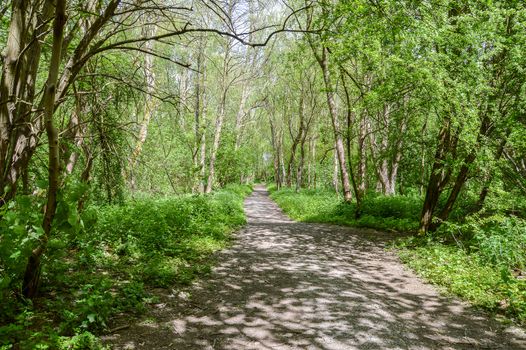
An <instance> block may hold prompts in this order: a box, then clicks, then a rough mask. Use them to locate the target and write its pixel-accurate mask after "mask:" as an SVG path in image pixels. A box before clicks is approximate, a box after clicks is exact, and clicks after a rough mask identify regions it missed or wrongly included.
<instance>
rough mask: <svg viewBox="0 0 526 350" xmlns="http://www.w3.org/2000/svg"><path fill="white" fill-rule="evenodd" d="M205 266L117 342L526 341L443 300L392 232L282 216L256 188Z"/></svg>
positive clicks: (337, 345) (221, 345)
mask: <svg viewBox="0 0 526 350" xmlns="http://www.w3.org/2000/svg"><path fill="white" fill-rule="evenodd" d="M245 210H246V214H247V217H248V224H247V226H246V227H245V228H244V229H242V230H241V231H239V232H238V233H237V235H236V238H235V241H234V244H233V245H232V247H230V248H229V249H227V250H224V251H222V252H221V253H219V254H218V256H217V259H218V262H217V264H216V267H215V268H214V270H213V272H212V273H211V274H210V275H209V276H207V277H205V278H203V279H201V280H200V281H198V282H196V283H194V284H193V285H192V286H190V287H188V288H186V289H184V290H181V289H180V288H177V289H173V290H171V291H170V290H169V291H165V292H164V293H163V294H162V295H161V302H160V303H159V304H156V305H155V306H154V307H153V308H151V310H150V311H149V312H148V316H147V318H146V319H145V320H143V321H138V322H137V323H134V324H131V325H130V327H128V328H126V329H121V330H119V331H116V332H114V333H113V334H111V335H109V336H106V337H104V338H103V339H104V341H105V343H107V344H108V345H110V346H111V347H112V348H114V349H327V350H328V349H360V350H361V349H411V350H413V349H414V350H416V349H466V350H467V349H526V333H525V332H524V330H522V329H519V328H517V327H512V326H505V325H503V324H502V323H500V322H498V321H496V320H494V319H492V318H491V317H490V316H489V315H487V314H485V313H483V312H481V311H478V310H475V309H473V308H471V307H469V306H468V305H467V304H465V303H463V302H461V301H459V300H457V299H455V298H449V297H445V296H442V295H441V294H440V293H439V292H438V291H437V290H436V289H435V288H434V287H432V286H430V285H428V284H426V283H424V282H423V281H422V280H421V279H419V278H418V277H416V276H415V274H414V273H412V272H411V271H410V270H409V269H407V268H406V267H404V266H403V265H402V263H401V262H400V261H399V259H398V258H397V256H396V254H395V253H394V252H393V251H390V250H386V249H385V248H386V245H388V243H389V241H390V240H392V235H391V234H386V233H381V232H376V231H373V230H364V229H353V228H348V227H340V226H335V225H325V224H311V223H298V222H294V221H291V220H290V219H288V218H287V217H286V216H285V215H284V214H283V213H282V212H281V210H280V209H279V208H278V206H277V205H276V204H275V203H274V202H273V201H272V200H271V199H270V198H269V197H268V193H267V192H266V190H265V189H264V188H263V187H257V188H256V189H255V191H254V193H253V194H252V195H251V196H250V197H249V198H247V200H246V201H245Z"/></svg>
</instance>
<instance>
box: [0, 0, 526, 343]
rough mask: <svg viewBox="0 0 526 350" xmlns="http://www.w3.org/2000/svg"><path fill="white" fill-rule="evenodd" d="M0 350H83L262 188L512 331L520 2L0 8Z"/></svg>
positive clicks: (518, 300) (520, 259)
mask: <svg viewBox="0 0 526 350" xmlns="http://www.w3.org/2000/svg"><path fill="white" fill-rule="evenodd" d="M0 48H1V52H2V57H1V59H0V62H1V63H0V64H1V67H2V71H1V81H0V349H11V348H21V349H37V348H38V349H55V348H58V349H102V348H103V346H102V345H101V344H100V342H99V339H98V337H99V336H100V335H101V334H104V332H107V331H108V330H111V325H112V323H111V321H112V318H113V317H114V316H115V315H116V314H127V315H129V317H137V316H138V315H140V313H141V312H142V311H143V310H144V309H146V308H147V307H149V305H150V304H151V303H153V302H155V296H154V295H152V294H151V293H150V291H151V289H152V288H164V287H168V286H173V285H187V284H189V283H191V282H192V281H193V280H194V279H195V278H196V277H198V276H201V275H205V274H207V273H208V272H209V271H210V269H211V266H212V260H211V259H210V257H211V255H212V253H213V252H215V251H217V250H220V249H222V248H224V247H226V246H227V245H228V244H229V241H230V239H231V233H233V232H235V231H236V230H237V229H238V228H240V227H241V226H242V225H243V224H244V223H245V216H244V213H243V199H244V198H245V197H246V196H247V195H249V194H250V193H251V185H253V184H256V183H265V184H267V185H268V187H269V190H270V192H271V196H272V198H273V199H274V200H275V201H276V202H277V203H278V204H279V205H280V206H281V207H282V208H283V210H284V211H285V212H286V213H287V214H288V215H289V216H290V217H292V218H294V219H296V220H301V221H310V222H328V223H336V224H340V225H349V226H355V227H368V228H374V229H378V230H381V231H384V232H385V234H386V235H398V236H400V237H402V238H401V239H399V240H397V243H396V246H395V247H394V249H395V250H396V251H397V252H398V254H399V255H400V257H401V259H402V261H404V262H406V263H407V264H408V266H410V267H411V268H413V269H414V270H415V271H417V273H418V274H420V275H421V276H423V277H424V278H425V279H426V280H428V281H430V282H433V283H436V284H438V285H441V286H443V287H444V288H445V290H447V291H448V292H449V293H452V294H455V295H458V296H460V297H462V298H463V299H465V300H468V301H469V302H471V303H472V304H473V305H475V306H477V307H481V308H483V309H485V310H487V311H489V312H491V313H493V314H497V315H500V317H503V318H505V319H507V320H508V322H513V323H515V324H518V325H520V324H522V325H524V323H525V322H526V199H525V195H526V98H525V97H526V54H525V52H526V3H524V1H522V0H396V1H395V0H305V1H303V0H265V1H262V0H165V1H156V0H126V1H124V0H87V1H78V0H2V1H0Z"/></svg>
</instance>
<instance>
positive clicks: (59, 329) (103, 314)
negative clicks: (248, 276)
mask: <svg viewBox="0 0 526 350" xmlns="http://www.w3.org/2000/svg"><path fill="white" fill-rule="evenodd" d="M250 192H251V188H250V187H249V186H241V185H228V186H226V187H225V188H224V189H222V190H219V191H216V192H214V193H212V194H209V195H184V196H178V197H171V198H162V199H153V198H149V199H146V198H145V199H140V200H131V201H128V202H126V203H124V204H122V205H107V206H99V207H97V206H91V207H89V208H87V209H86V210H85V211H84V212H83V213H82V215H81V216H80V217H79V220H80V221H81V222H82V224H83V226H82V229H80V230H74V231H64V232H61V231H59V229H57V232H55V235H58V234H62V237H67V239H66V240H64V241H60V240H56V239H53V240H52V241H51V242H50V244H49V247H48V249H49V253H48V255H47V256H46V259H47V260H48V263H47V264H46V265H44V269H43V271H42V275H43V282H42V286H41V296H40V297H39V298H37V299H36V300H35V301H34V302H35V304H36V305H39V307H33V306H32V305H31V304H29V305H25V304H23V303H20V302H17V300H16V293H14V292H13V290H12V288H13V287H12V284H10V283H7V282H4V284H3V285H2V288H1V290H0V292H1V293H2V301H3V302H2V303H1V307H2V317H1V320H0V321H1V323H0V325H1V326H0V339H2V340H1V341H2V343H0V346H8V344H18V345H19V346H20V347H21V348H22V349H30V348H31V349H32V348H42V349H48V348H49V349H52V348H57V349H102V346H101V345H100V344H99V343H98V341H97V338H96V336H94V335H93V334H97V333H100V332H101V331H103V330H105V329H107V328H108V326H109V324H110V323H111V320H112V317H113V316H114V315H115V314H116V313H120V312H126V313H128V314H130V313H131V314H133V313H135V314H140V313H142V312H143V311H144V310H145V308H146V305H147V304H148V303H151V302H153V301H155V297H154V296H153V295H152V294H151V292H150V291H149V289H150V288H151V287H168V286H172V285H174V284H188V283H190V282H191V281H192V280H193V279H195V278H196V277H198V276H200V275H203V274H206V273H208V272H209V271H210V267H211V263H212V260H211V259H210V256H211V254H212V253H213V252H215V251H217V250H219V249H221V248H223V247H225V245H226V244H227V243H228V240H229V233H231V232H232V231H233V230H234V229H236V228H238V227H240V226H241V225H243V224H244V223H245V216H244V213H243V206H242V205H243V198H244V197H245V196H246V195H248V194H249V193H250ZM24 198H25V197H24ZM24 200H25V199H22V200H21V201H16V202H13V203H18V205H20V203H26V202H24ZM23 210H24V209H23V208H21V209H19V211H18V212H16V213H19V214H23V215H27V217H28V219H27V220H30V219H31V218H32V216H31V215H30V214H29V213H30V211H27V213H26V214H24V213H25V212H24V211H23ZM37 216H39V215H37ZM17 217H18V218H19V219H20V218H22V217H24V216H22V215H18V216H17ZM37 219H38V218H37ZM8 220H11V219H9V217H8V218H5V217H4V218H3V219H2V224H3V225H8V224H9V223H10V222H11V221H8ZM19 222H20V221H19ZM11 226H14V224H10V226H5V227H8V228H9V227H11ZM23 227H24V228H25V227H30V226H27V224H25V225H24V226H23ZM59 227H61V228H62V229H65V228H66V226H59ZM16 230H17V229H16V228H13V229H12V231H9V232H13V233H12V234H13V235H14V234H16V232H17V231H16ZM2 243H3V244H6V243H4V241H2ZM1 247H2V249H8V248H9V247H10V246H9V247H8V246H3V245H2V246H1ZM21 247H23V245H21ZM66 255H67V257H66ZM2 256H4V255H2ZM25 258H27V255H25ZM6 263H10V261H9V260H5V261H4V260H2V265H1V266H2V273H3V275H2V278H4V279H3V281H8V280H7V279H6V277H8V276H15V277H16V276H19V274H20V272H19V271H18V270H15V269H13V268H10V267H9V266H10V265H6ZM13 266H15V265H13ZM130 266H131V268H130ZM8 273H9V274H10V275H8ZM16 278H20V277H16ZM50 315H53V316H52V317H49V316H50Z"/></svg>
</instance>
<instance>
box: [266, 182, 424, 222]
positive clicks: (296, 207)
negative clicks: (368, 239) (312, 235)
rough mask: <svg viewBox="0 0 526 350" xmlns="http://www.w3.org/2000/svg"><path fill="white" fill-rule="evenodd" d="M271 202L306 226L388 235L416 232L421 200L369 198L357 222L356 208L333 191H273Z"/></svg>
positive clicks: (393, 197)
mask: <svg viewBox="0 0 526 350" xmlns="http://www.w3.org/2000/svg"><path fill="white" fill-rule="evenodd" d="M270 192H271V198H272V199H274V200H275V201H276V202H277V203H278V205H279V206H280V207H281V208H282V209H283V211H285V213H287V215H289V216H290V217H291V218H293V219H295V220H299V221H305V222H325V223H333V224H339V225H347V226H355V227H369V228H374V229H379V230H384V231H391V230H394V231H400V232H408V231H416V230H417V229H418V215H419V213H420V209H421V203H422V201H421V199H420V198H418V197H414V196H391V197H385V196H377V195H374V196H369V197H368V198H366V200H365V201H364V202H363V204H362V215H361V216H360V218H358V219H356V218H355V212H356V204H355V203H351V204H346V203H344V202H343V201H342V199H341V197H339V196H338V195H337V194H335V193H334V191H331V190H325V189H320V190H302V191H300V192H296V191H295V190H293V189H288V188H284V189H281V190H279V191H276V189H275V188H272V187H271V188H270Z"/></svg>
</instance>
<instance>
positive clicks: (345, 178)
mask: <svg viewBox="0 0 526 350" xmlns="http://www.w3.org/2000/svg"><path fill="white" fill-rule="evenodd" d="M313 50H314V47H313ZM328 54H329V53H328V50H327V48H326V47H325V46H324V47H323V48H322V54H321V57H320V56H319V55H316V56H317V60H318V63H319V64H320V66H321V69H322V72H323V81H324V82H325V91H326V95H327V104H328V106H329V113H330V115H331V120H332V128H333V133H334V139H335V147H336V155H337V157H338V162H339V166H340V174H341V180H342V189H343V198H344V199H345V201H346V202H350V201H351V200H352V193H351V184H350V181H349V173H348V172H347V162H346V160H345V148H344V146H343V139H342V134H341V128H340V121H339V119H338V111H337V108H336V102H335V99H334V91H333V89H334V87H333V84H332V79H331V73H330V68H329V61H328Z"/></svg>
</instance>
